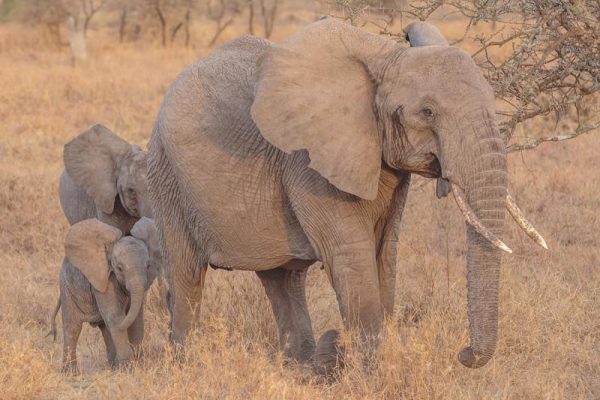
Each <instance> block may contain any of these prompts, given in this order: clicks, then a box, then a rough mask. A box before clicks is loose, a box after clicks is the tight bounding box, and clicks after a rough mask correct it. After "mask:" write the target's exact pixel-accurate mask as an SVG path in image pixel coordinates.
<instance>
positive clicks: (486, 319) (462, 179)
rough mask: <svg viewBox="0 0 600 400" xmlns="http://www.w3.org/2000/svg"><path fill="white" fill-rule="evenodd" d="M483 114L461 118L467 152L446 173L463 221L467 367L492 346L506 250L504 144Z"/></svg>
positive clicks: (480, 360) (477, 362)
mask: <svg viewBox="0 0 600 400" xmlns="http://www.w3.org/2000/svg"><path fill="white" fill-rule="evenodd" d="M483 115H484V118H483V121H482V120H481V118H479V119H478V120H477V121H476V122H473V121H467V122H466V123H465V124H463V127H461V134H463V135H471V136H470V137H469V138H468V139H467V140H468V141H469V143H463V146H465V145H468V146H466V148H468V149H469V150H465V147H463V148H462V151H463V152H465V151H469V153H471V154H467V155H466V157H463V160H464V161H466V164H467V165H464V166H460V168H455V169H454V171H455V172H456V173H457V175H456V176H455V177H451V182H452V185H453V187H452V191H453V193H454V195H455V198H456V200H457V203H458V204H459V207H460V209H461V211H462V212H463V214H464V215H465V219H466V220H467V292H468V294H467V299H468V317H469V325H470V342H471V343H470V345H469V346H468V347H466V348H464V349H463V350H462V351H461V352H460V354H459V360H460V362H461V363H462V364H463V365H465V366H467V367H470V368H477V367H481V366H483V365H485V364H486V363H487V362H488V361H489V360H490V358H491V357H492V355H493V353H494V350H495V349H496V338H497V332H498V283H499V275H500V261H501V255H502V251H501V250H504V251H506V252H510V249H509V248H508V246H506V245H505V244H504V243H503V242H502V241H501V240H500V238H501V237H502V234H503V233H504V217H505V212H506V193H507V191H506V189H507V188H506V177H507V173H506V153H505V147H504V142H503V140H502V138H501V136H500V134H499V133H498V130H497V128H496V126H495V122H494V120H493V118H492V117H490V116H489V114H488V113H485V112H484V114H483ZM479 116H480V117H481V114H479ZM471 141H472V142H471ZM455 154H456V153H455ZM453 178H456V181H455V179H453ZM461 187H462V188H464V192H463V191H462V189H461ZM463 193H464V194H463ZM461 201H462V203H463V204H462V206H461Z"/></svg>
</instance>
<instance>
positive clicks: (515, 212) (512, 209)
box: [506, 193, 548, 250]
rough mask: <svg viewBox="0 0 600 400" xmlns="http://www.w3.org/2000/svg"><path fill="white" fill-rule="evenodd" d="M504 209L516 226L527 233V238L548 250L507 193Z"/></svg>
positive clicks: (540, 236)
mask: <svg viewBox="0 0 600 400" xmlns="http://www.w3.org/2000/svg"><path fill="white" fill-rule="evenodd" d="M506 208H507V209H508V212H509V213H510V215H511V217H513V219H514V220H515V222H516V223H517V225H519V226H520V227H521V229H523V230H524V231H525V233H527V236H529V237H530V238H531V239H532V240H533V241H534V242H536V243H537V244H539V245H540V246H542V247H543V248H545V249H546V250H548V245H547V244H546V241H545V240H544V238H543V237H542V235H540V234H539V232H538V231H537V230H536V229H535V228H534V227H533V225H531V223H530V222H529V221H527V218H525V216H524V215H523V212H522V211H521V209H520V208H519V206H517V203H516V202H515V199H513V197H512V196H511V195H510V194H509V193H507V194H506Z"/></svg>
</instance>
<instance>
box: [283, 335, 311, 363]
mask: <svg viewBox="0 0 600 400" xmlns="http://www.w3.org/2000/svg"><path fill="white" fill-rule="evenodd" d="M314 354H315V341H314V339H312V338H311V339H310V340H308V339H307V340H303V341H302V342H301V343H300V344H299V345H296V346H291V347H287V348H286V349H285V351H284V354H283V355H284V357H285V359H286V363H288V362H289V363H298V364H306V363H308V362H310V361H311V360H312V358H313V355H314Z"/></svg>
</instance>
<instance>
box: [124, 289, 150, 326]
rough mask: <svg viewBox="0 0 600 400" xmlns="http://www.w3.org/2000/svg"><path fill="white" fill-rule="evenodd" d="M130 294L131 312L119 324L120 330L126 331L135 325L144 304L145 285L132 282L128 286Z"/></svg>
mask: <svg viewBox="0 0 600 400" xmlns="http://www.w3.org/2000/svg"><path fill="white" fill-rule="evenodd" d="M127 289H128V290H129V294H130V296H131V304H130V305H129V311H127V315H126V316H125V318H123V321H121V323H120V324H119V329H121V330H125V329H127V328H129V327H130V326H131V324H133V321H135V319H136V318H137V316H138V315H139V314H140V310H141V309H142V305H143V303H144V283H143V282H139V281H131V282H129V284H128V285H127Z"/></svg>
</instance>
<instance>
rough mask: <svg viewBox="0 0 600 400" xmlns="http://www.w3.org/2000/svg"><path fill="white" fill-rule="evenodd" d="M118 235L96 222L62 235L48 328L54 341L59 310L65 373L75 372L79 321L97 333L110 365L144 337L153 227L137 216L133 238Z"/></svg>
mask: <svg viewBox="0 0 600 400" xmlns="http://www.w3.org/2000/svg"><path fill="white" fill-rule="evenodd" d="M121 235H122V232H121V231H120V230H118V229H116V228H114V227H112V226H110V225H107V224H105V223H103V222H100V221H99V220H97V219H87V220H84V221H81V222H78V223H76V224H74V225H73V226H72V227H71V228H70V230H69V233H68V234H67V238H66V240H65V250H66V257H65V259H64V260H63V265H62V268H61V271H60V298H59V301H58V304H57V306H56V308H55V311H54V313H53V315H52V319H51V330H50V334H51V335H53V336H54V337H55V338H56V323H55V319H56V314H57V313H58V310H59V309H62V321H63V371H65V372H76V371H77V356H76V350H77V341H78V339H79V334H80V333H81V329H82V327H83V323H84V322H87V323H89V324H90V325H92V326H97V327H98V328H100V330H101V331H102V337H103V338H104V343H105V345H106V353H107V357H108V362H109V363H110V365H111V366H113V367H116V366H119V365H121V364H122V363H124V362H126V361H128V360H130V359H131V357H132V356H133V352H134V350H135V349H136V348H137V347H138V346H139V345H140V343H141V342H142V339H143V338H144V311H143V303H144V297H145V293H146V291H147V290H148V288H149V287H150V285H151V284H152V282H153V281H154V278H155V277H156V272H157V269H158V267H159V262H160V257H159V256H157V254H158V246H157V233H156V228H155V226H154V222H153V221H152V220H150V219H148V218H142V219H140V220H139V221H138V222H137V223H136V224H135V225H134V226H133V228H132V235H133V236H121ZM132 346H133V348H132Z"/></svg>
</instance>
